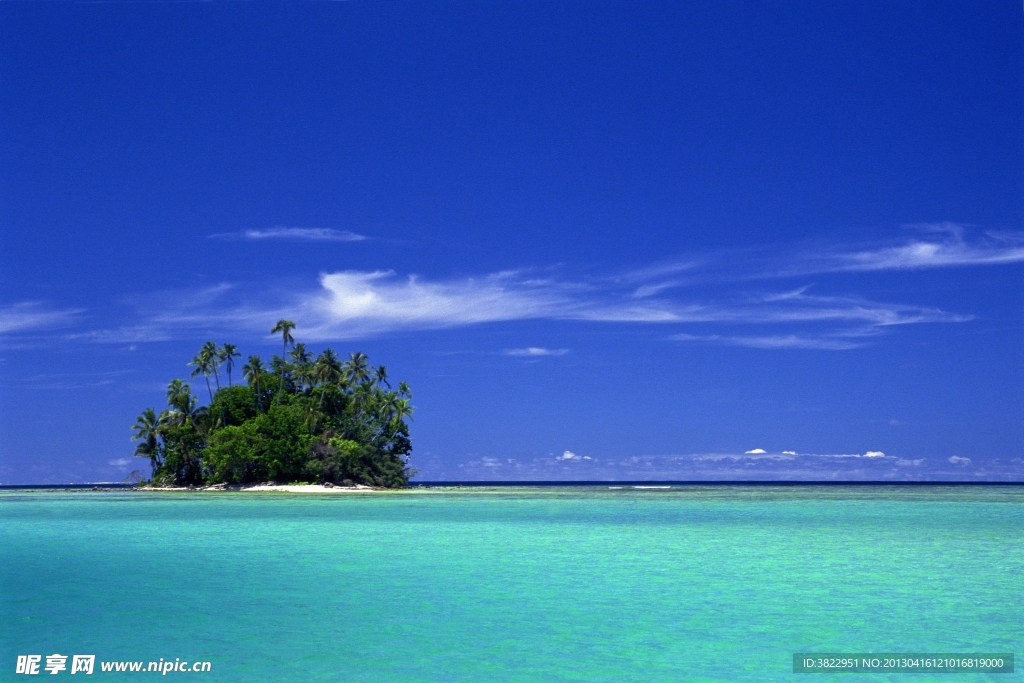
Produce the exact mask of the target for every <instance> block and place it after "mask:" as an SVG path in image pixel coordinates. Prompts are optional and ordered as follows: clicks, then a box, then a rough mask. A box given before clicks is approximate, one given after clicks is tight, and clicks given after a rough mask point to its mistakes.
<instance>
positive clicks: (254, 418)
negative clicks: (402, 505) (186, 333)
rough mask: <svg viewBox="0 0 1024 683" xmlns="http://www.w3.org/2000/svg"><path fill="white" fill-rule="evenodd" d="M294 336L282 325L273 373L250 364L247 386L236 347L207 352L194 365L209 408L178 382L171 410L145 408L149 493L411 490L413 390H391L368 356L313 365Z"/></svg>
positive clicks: (139, 451) (142, 423) (142, 422)
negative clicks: (272, 485)
mask: <svg viewBox="0 0 1024 683" xmlns="http://www.w3.org/2000/svg"><path fill="white" fill-rule="evenodd" d="M294 329H295V323H294V322H292V321H290V320H279V321H278V322H277V324H276V325H275V326H274V327H273V329H272V330H271V332H272V333H274V334H280V335H281V338H282V353H281V355H280V356H278V355H274V356H273V357H272V358H271V360H270V363H269V365H264V363H263V361H262V359H261V358H260V357H259V356H249V358H248V361H247V362H246V363H245V364H243V365H242V368H241V370H242V376H243V377H244V378H245V381H246V384H234V383H233V381H232V370H233V369H234V368H235V367H236V365H237V363H236V359H240V358H241V354H240V353H239V352H238V349H237V347H236V346H235V345H233V344H223V345H220V346H218V345H217V344H216V343H215V342H212V341H210V342H206V344H204V345H203V347H202V348H201V349H200V350H199V353H198V354H196V356H195V358H193V359H192V360H191V361H190V362H189V363H188V365H189V366H191V367H192V372H191V377H192V378H197V377H199V376H200V375H201V376H202V377H203V379H204V380H205V383H206V389H207V392H208V395H209V399H210V400H209V403H208V404H207V405H205V406H200V405H199V399H198V398H197V397H196V396H195V395H194V394H193V393H192V388H191V386H190V385H189V384H188V383H187V382H185V381H184V380H181V379H175V380H173V381H172V382H171V383H170V384H169V385H167V405H168V407H167V409H165V410H163V411H161V412H159V413H157V412H156V410H154V409H153V408H146V409H145V410H144V411H142V413H141V414H140V415H139V416H138V418H137V419H136V422H135V424H134V425H133V426H132V430H133V431H134V434H133V436H132V440H133V441H138V442H139V443H138V445H137V446H136V448H135V455H136V456H139V457H146V458H149V459H150V464H151V466H152V477H151V479H150V480H149V482H147V483H148V485H150V486H156V487H197V486H211V485H219V484H225V485H246V484H255V483H259V482H276V483H289V484H323V485H327V486H331V485H335V486H370V487H375V488H399V487H403V486H406V485H407V484H408V481H409V478H410V477H412V476H413V475H414V474H415V470H413V469H411V468H410V467H409V457H410V452H411V451H412V442H411V441H410V440H409V428H408V425H407V424H406V419H411V417H412V410H413V409H412V406H411V405H410V403H409V402H410V400H411V399H412V392H411V391H410V389H409V385H408V384H406V383H405V382H399V383H398V385H397V387H396V388H394V389H392V387H391V383H390V381H389V379H388V375H387V368H386V367H385V366H383V365H380V366H377V367H376V368H375V367H372V366H371V365H370V364H369V359H368V358H367V356H366V354H364V353H361V352H356V353H352V354H349V357H348V359H347V360H345V361H342V360H341V359H340V358H339V357H338V355H337V354H335V352H334V351H332V350H331V349H329V348H327V349H324V350H323V351H322V352H321V353H320V354H319V355H318V356H316V357H315V358H314V357H313V355H312V354H311V353H310V351H309V350H307V348H306V346H305V344H302V343H296V342H295V338H294V337H293V336H292V330H294ZM289 347H291V348H290V350H289ZM222 369H223V371H224V375H225V376H226V377H225V378H226V380H227V385H226V386H222V385H221V371H222ZM211 377H212V378H213V382H212V383H211V381H210V380H211Z"/></svg>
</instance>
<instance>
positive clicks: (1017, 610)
mask: <svg viewBox="0 0 1024 683" xmlns="http://www.w3.org/2000/svg"><path fill="white" fill-rule="evenodd" d="M797 652H935V653H938V652H943V653H951V652H964V653H968V652H1014V653H1016V655H1017V657H1018V658H1019V657H1020V656H1021V655H1022V654H1024V487H963V486H961V487H943V486H937V487H863V486H852V487H830V486H796V487H793V486H786V487H766V486H756V487H739V486H731V487H714V486H687V487H678V486H676V487H673V488H671V489H635V488H632V487H625V488H609V487H607V486H601V487H586V488H581V487H566V488H501V489H460V490H445V489H440V488H433V489H426V490H413V491H408V492H397V493H382V494H368V495H303V494H276V493H248V494H246V493H197V494H191V493H140V492H107V493H99V492H88V491H80V492H64V493H54V492H18V491H15V492H11V491H7V492H3V493H0V660H2V665H0V680H33V679H30V678H26V677H25V676H20V675H16V674H15V673H14V671H15V662H16V658H17V655H22V654H40V655H43V656H44V657H43V664H45V655H49V654H53V653H60V654H65V655H73V654H95V655H96V661H97V664H96V670H95V674H94V675H93V676H90V677H88V678H86V679H85V680H94V679H98V680H153V679H154V678H155V677H156V676H157V674H156V673H147V672H142V673H121V674H118V673H105V672H101V671H100V662H102V661H117V660H124V661H131V660H139V661H146V662H148V661H154V660H159V659H160V658H163V659H164V660H165V661H174V660H175V659H180V660H183V661H209V662H211V670H210V672H207V673H182V672H170V673H168V674H167V677H168V678H166V679H167V680H170V679H182V678H184V679H187V680H200V681H247V682H251V681H346V682H357V681H381V682H384V681H387V682H389V683H393V682H403V681H431V682H442V681H443V682H448V681H451V682H466V683H470V682H472V683H482V682H487V681H537V682H544V683H555V682H558V681H593V682H597V681H608V682H613V681H614V682H617V683H618V682H624V681H638V682H639V681H643V682H645V683H648V682H656V681H673V682H679V681H730V682H735V681H759V682H760V681H792V680H797V681H807V683H812V682H815V681H830V680H841V681H844V682H847V683H853V682H854V681H860V680H865V681H868V680H869V681H887V680H913V681H915V682H921V681H929V680H940V681H947V682H950V683H951V682H952V681H982V680H984V681H1003V682H1006V683H1010V681H1021V680H1024V674H1022V673H1021V672H1022V669H1024V665H1022V664H1021V663H1019V662H1018V663H1017V665H1016V673H1013V674H977V673H972V674H945V675H943V674H852V673H847V674H794V673H793V671H792V667H793V654H794V653H797ZM70 663H71V660H70V659H69V660H68V670H66V671H62V672H61V673H60V674H58V675H60V676H70V675H71V674H70ZM41 673H42V675H43V676H45V678H46V680H51V679H52V677H51V676H50V675H49V674H47V673H46V672H45V671H42V672H41ZM75 676H76V677H78V676H80V674H75ZM162 678H164V677H162ZM53 680H56V679H53ZM72 680H77V679H72Z"/></svg>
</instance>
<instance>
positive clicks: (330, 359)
mask: <svg viewBox="0 0 1024 683" xmlns="http://www.w3.org/2000/svg"><path fill="white" fill-rule="evenodd" d="M343 374H344V370H343V368H342V365H341V361H339V360H338V356H337V354H335V353H334V351H333V350H331V349H324V351H323V353H321V354H320V355H319V356H318V357H317V359H316V362H315V363H313V380H314V381H316V382H319V383H320V402H319V404H318V405H317V412H319V411H320V410H321V409H322V408H323V405H324V394H325V393H326V392H325V391H324V388H325V386H326V385H327V384H331V383H334V382H337V381H338V380H339V379H341V377H342V375H343Z"/></svg>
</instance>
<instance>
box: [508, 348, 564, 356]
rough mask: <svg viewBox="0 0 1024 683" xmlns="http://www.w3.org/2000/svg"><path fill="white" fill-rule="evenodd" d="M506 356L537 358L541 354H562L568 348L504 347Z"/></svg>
mask: <svg viewBox="0 0 1024 683" xmlns="http://www.w3.org/2000/svg"><path fill="white" fill-rule="evenodd" d="M504 353H505V355H506V356H522V357H526V358H537V357H541V356H564V355H565V354H567V353H569V349H545V348H542V347H539V346H528V347H526V348H525V349H505V352H504Z"/></svg>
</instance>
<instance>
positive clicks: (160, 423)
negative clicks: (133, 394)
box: [132, 408, 167, 474]
mask: <svg viewBox="0 0 1024 683" xmlns="http://www.w3.org/2000/svg"><path fill="white" fill-rule="evenodd" d="M166 426H167V413H166V412H162V413H160V415H159V416H157V414H156V412H155V411H154V410H153V409H152V408H146V409H145V410H143V411H142V414H141V415H139V416H138V417H137V418H135V424H133V425H132V431H134V432H135V434H133V435H132V441H138V442H139V444H138V445H137V446H136V447H135V455H137V456H139V457H143V458H149V464H150V467H152V474H156V469H157V467H159V466H160V440H159V438H160V437H161V436H163V433H164V428H165V427H166Z"/></svg>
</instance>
